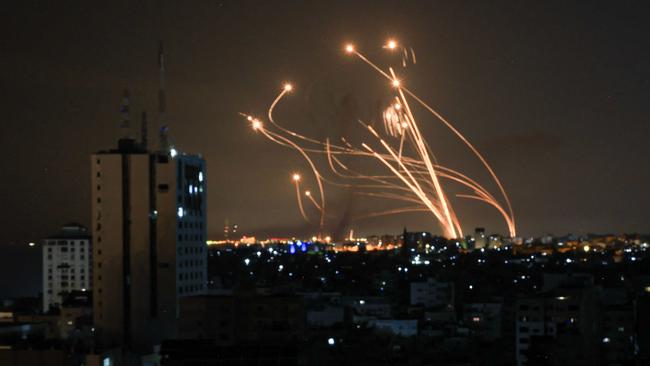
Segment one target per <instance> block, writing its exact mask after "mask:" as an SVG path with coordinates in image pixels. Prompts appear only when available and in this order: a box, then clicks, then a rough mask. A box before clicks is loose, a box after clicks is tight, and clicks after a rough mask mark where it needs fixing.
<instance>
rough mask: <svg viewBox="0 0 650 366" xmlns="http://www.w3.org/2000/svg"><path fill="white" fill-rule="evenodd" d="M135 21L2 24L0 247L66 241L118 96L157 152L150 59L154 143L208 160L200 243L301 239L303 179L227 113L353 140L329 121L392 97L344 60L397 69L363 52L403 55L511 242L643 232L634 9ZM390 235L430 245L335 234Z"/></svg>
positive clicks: (357, 6)
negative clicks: (162, 103) (492, 172)
mask: <svg viewBox="0 0 650 366" xmlns="http://www.w3.org/2000/svg"><path fill="white" fill-rule="evenodd" d="M142 3H143V4H145V5H143V4H141V3H140V2H137V3H133V2H127V1H124V2H116V1H111V2H106V3H104V4H102V5H101V6H99V5H97V3H93V4H90V3H87V2H78V3H77V4H74V3H73V2H66V3H65V4H66V5H65V6H64V5H60V4H58V3H50V2H42V3H36V2H21V4H19V5H16V4H13V5H11V6H12V7H13V8H11V7H10V8H6V7H4V9H3V10H2V12H3V13H2V19H1V22H0V24H1V25H0V27H1V32H2V37H1V38H2V39H1V41H0V87H1V88H2V102H1V103H2V123H0V156H2V157H3V158H4V159H3V163H2V164H3V167H2V172H3V173H2V179H1V180H0V188H1V190H2V192H3V194H2V195H1V196H0V207H2V210H0V212H1V214H0V215H1V217H0V219H1V221H2V222H3V223H4V225H3V230H2V231H0V245H2V246H6V245H10V244H11V243H14V245H24V244H25V243H26V242H28V241H39V240H40V239H42V238H43V237H45V236H47V235H50V234H52V233H54V232H56V230H58V227H59V226H60V225H61V224H64V223H66V222H70V221H76V222H80V223H83V224H88V222H89V211H90V202H89V185H90V177H89V164H90V163H89V162H90V157H89V156H90V154H91V153H93V152H94V151H97V150H101V149H107V148H111V147H113V146H115V144H116V140H117V138H118V137H119V133H120V132H119V122H120V114H119V105H120V97H121V94H122V91H123V90H124V89H128V90H129V91H130V93H131V106H132V107H131V108H132V119H133V120H134V121H135V122H137V121H138V120H139V115H140V113H141V111H142V110H147V111H148V112H149V115H150V121H151V122H152V125H151V126H150V130H151V131H152V132H151V134H152V135H154V136H155V130H156V129H157V128H158V125H157V123H158V122H157V118H156V115H155V111H156V98H157V88H158V70H157V49H158V40H159V39H162V40H163V41H164V44H165V57H166V65H167V95H168V111H169V117H168V121H169V126H170V129H171V136H172V137H173V139H174V141H175V143H176V145H177V147H178V148H179V149H180V150H182V151H184V152H189V153H201V154H202V155H203V156H204V157H205V159H206V160H207V164H208V182H209V183H208V196H209V206H208V217H209V226H208V234H209V235H208V236H209V237H210V238H215V239H220V238H221V237H222V230H223V224H224V221H225V220H226V219H229V220H230V223H231V224H232V223H237V224H239V227H240V230H241V232H242V233H244V234H249V235H250V234H253V235H259V236H266V235H289V234H307V235H311V234H312V233H314V232H315V231H316V228H315V227H313V226H309V225H306V224H304V222H303V221H302V219H301V217H300V214H299V212H298V210H297V208H296V203H295V195H294V190H293V186H292V185H291V182H290V175H291V173H292V172H293V171H294V170H300V171H303V172H305V173H306V172H307V167H306V165H305V163H304V161H302V160H301V159H300V157H299V155H298V154H297V153H295V152H293V151H288V150H286V149H284V148H282V147H280V146H277V145H274V144H272V143H271V142H269V141H267V140H265V139H264V138H263V137H262V136H261V135H259V134H255V133H254V132H253V131H252V130H251V129H250V127H249V126H248V125H247V124H246V123H245V122H244V121H243V120H242V118H241V117H240V116H239V115H238V112H250V113H255V114H258V115H260V116H263V115H264V113H265V111H266V108H267V107H268V105H269V104H270V102H271V101H272V100H273V98H274V97H275V95H276V94H277V92H278V91H279V90H280V88H281V87H282V84H283V82H285V81H288V80H289V81H292V82H293V84H294V85H295V87H296V90H295V93H293V95H292V96H290V97H288V98H287V99H286V100H285V101H284V102H283V104H282V105H281V106H280V107H278V111H277V116H278V118H280V119H281V120H283V121H284V123H285V124H286V125H287V126H290V127H292V128H294V129H296V130H299V131H301V132H303V133H306V134H310V135H314V136H317V137H319V138H325V137H327V136H330V137H332V138H338V137H339V136H341V135H346V134H348V133H350V134H353V133H354V132H351V129H352V128H353V127H354V128H355V129H356V128H358V126H353V127H351V126H349V123H348V122H346V121H344V120H343V119H341V118H339V116H341V115H342V114H345V110H346V108H348V109H349V105H350V104H352V105H354V106H356V107H355V108H356V109H354V110H355V111H358V112H359V114H360V115H361V116H360V117H363V116H366V115H370V113H369V112H368V111H372V110H373V108H375V106H376V104H377V102H378V101H382V100H384V101H385V100H388V99H386V98H388V97H390V95H391V94H390V88H389V87H387V85H386V83H385V80H381V79H380V78H379V77H378V76H377V75H376V74H375V73H373V72H372V71H371V70H370V69H369V68H368V67H366V66H364V65H362V64H361V62H360V61H359V60H355V59H351V58H350V57H348V56H346V55H345V54H344V53H343V52H342V47H343V45H344V44H345V43H346V42H348V41H352V42H354V43H355V44H356V45H357V47H358V48H359V49H360V50H361V51H362V52H364V53H365V54H366V55H368V56H369V57H371V58H373V59H374V60H376V61H377V62H378V63H380V64H381V65H382V66H387V65H389V64H395V65H398V64H399V60H398V59H395V58H391V57H390V56H389V55H387V54H386V52H384V51H382V50H381V45H382V44H383V43H384V42H385V40H386V39H387V38H388V37H395V38H396V39H398V40H399V41H400V42H401V43H402V44H405V45H407V46H412V47H413V48H414V49H415V51H416V54H417V61H418V62H417V64H416V65H413V66H412V67H409V68H407V69H406V70H405V71H403V72H402V71H400V72H402V73H403V75H404V78H403V80H404V82H405V83H406V85H407V86H408V87H409V88H411V89H412V90H414V91H415V92H416V93H417V94H418V95H420V96H421V97H423V98H424V99H425V100H427V101H428V102H430V103H431V104H432V105H434V106H435V107H436V108H437V109H438V110H439V111H440V112H441V113H442V114H443V115H444V116H446V117H448V118H449V119H450V120H451V121H452V122H453V123H454V124H455V125H456V127H457V128H459V129H460V130H461V131H463V132H464V133H465V134H466V136H467V137H468V138H469V139H470V140H471V141H473V142H474V143H475V145H476V146H477V147H478V148H479V149H480V150H481V151H482V152H483V153H484V155H485V156H486V158H487V159H488V160H489V161H490V162H491V163H492V165H493V167H494V168H495V169H496V171H497V173H498V174H499V176H500V177H501V179H502V181H503V183H504V185H505V187H506V189H507V190H508V192H509V193H510V195H511V200H512V203H513V207H514V210H515V213H516V216H517V219H518V229H519V233H520V234H522V235H525V236H526V235H541V234H545V233H553V234H565V233H568V232H574V233H579V234H582V233H588V232H600V233H603V232H646V233H647V232H650V221H649V220H648V207H650V195H649V194H648V193H647V190H648V186H649V183H650V172H649V167H650V164H649V163H650V153H649V152H648V136H649V134H648V122H649V116H650V103H648V101H649V100H650V84H649V79H650V71H649V70H650V68H649V67H648V66H649V65H650V52H649V51H648V50H650V36H649V35H650V22H648V21H647V20H648V18H647V15H648V9H647V4H646V3H644V2H636V3H631V2H629V3H628V2H622V3H621V2H610V3H609V5H605V3H603V4H600V5H599V4H596V2H591V1H583V2H567V1H557V2H555V1H544V2H539V1H538V2H532V1H530V2H524V1H512V2H491V1H490V2H459V1H453V2H452V1H446V2H438V1H418V2H406V1H369V2H357V1H354V2H352V1H346V2H334V1H321V2H310V1H304V2H303V1H295V2H289V1H284V2H279V1H253V2H249V1H223V2H216V1H205V2H192V5H189V4H187V3H185V2H180V1H179V2H163V3H162V4H161V3H159V2H153V1H149V2H142ZM400 70H402V69H401V68H400ZM422 116H423V121H422V124H423V125H426V126H429V127H425V129H426V130H427V132H428V133H429V134H428V136H429V143H430V144H431V146H432V148H433V149H434V150H435V151H436V154H437V157H438V159H439V160H440V161H441V162H443V163H445V164H448V165H449V166H453V167H457V168H459V169H462V170H463V171H466V172H467V173H469V174H470V175H473V176H476V177H478V178H479V179H486V178H487V176H485V175H484V173H483V172H482V171H481V169H480V166H479V165H477V164H476V161H475V160H472V159H471V158H470V157H467V156H464V155H463V154H467V153H466V151H465V150H463V149H462V148H461V147H460V145H458V143H457V142H455V141H454V140H453V136H452V135H451V134H449V133H448V132H447V131H445V130H444V129H443V128H440V126H439V123H438V122H436V121H434V120H432V119H429V120H426V119H425V118H424V115H422ZM425 121H426V122H425ZM134 125H136V126H137V123H134ZM154 136H152V139H154V140H155V138H154ZM483 181H484V182H487V180H483ZM306 183H309V179H307V182H306ZM312 184H313V181H312ZM489 187H490V188H491V189H492V190H493V191H494V187H493V186H489ZM331 198H332V203H331V206H332V207H333V208H334V209H335V211H333V212H332V213H334V214H339V213H342V212H353V213H363V212H368V211H371V210H374V209H378V208H381V207H385V206H383V203H382V202H376V201H373V202H366V201H365V199H359V198H351V196H350V194H348V193H347V192H333V193H332V194H331ZM457 210H458V213H459V215H460V217H461V220H462V221H463V223H464V228H465V230H466V231H471V230H472V229H473V227H474V226H485V227H487V229H488V230H487V231H488V232H501V233H506V230H505V226H504V225H503V223H502V221H501V219H500V217H499V216H498V215H497V214H496V212H495V211H493V210H491V209H489V208H486V207H483V206H482V205H481V204H480V203H471V204H469V203H459V204H457ZM312 214H314V215H315V213H314V212H312ZM341 225H343V226H346V225H345V222H343V223H341V220H338V221H337V223H335V224H332V225H330V230H334V227H339V226H341ZM405 225H406V226H408V227H409V229H411V228H412V229H419V230H429V231H432V232H439V227H438V225H437V224H436V223H435V222H434V221H433V219H432V216H431V215H430V214H426V213H420V214H409V215H401V216H393V217H385V218H377V219H372V220H365V221H361V222H357V223H355V224H353V225H352V226H351V227H352V228H354V229H355V232H357V233H360V234H370V233H377V234H382V233H398V232H400V231H401V229H402V228H403V227H404V226H405ZM349 228H350V226H346V227H345V230H349ZM339 229H340V228H339Z"/></svg>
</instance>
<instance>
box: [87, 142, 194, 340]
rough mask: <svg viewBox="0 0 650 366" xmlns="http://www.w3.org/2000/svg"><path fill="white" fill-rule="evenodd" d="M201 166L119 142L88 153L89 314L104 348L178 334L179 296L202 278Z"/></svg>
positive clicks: (189, 157)
mask: <svg viewBox="0 0 650 366" xmlns="http://www.w3.org/2000/svg"><path fill="white" fill-rule="evenodd" d="M205 174H206V173H205V162H204V160H203V159H202V158H201V157H200V156H195V155H185V154H177V153H176V152H175V150H173V149H170V150H168V151H164V152H150V151H148V150H147V149H146V148H145V147H144V144H143V143H140V144H139V143H137V142H136V141H134V140H133V139H129V138H123V139H121V140H120V141H119V143H118V148H117V149H114V150H109V151H101V152H98V153H96V154H94V155H92V159H91V181H92V230H93V236H94V237H95V238H96V239H95V240H96V245H95V253H94V254H95V255H94V283H95V284H96V285H95V287H94V289H93V309H94V313H93V317H94V323H95V326H96V328H97V332H98V336H99V340H100V344H101V345H102V346H103V347H113V346H118V345H124V346H127V347H130V348H131V349H133V350H136V351H144V352H146V351H150V350H151V346H152V345H155V344H159V343H160V341H161V340H162V339H168V338H173V337H174V336H175V334H176V326H177V319H178V301H179V297H182V296H189V295H197V294H202V293H203V292H204V291H205V288H206V281H207V248H206V244H205V242H206V193H207V192H206V180H205Z"/></svg>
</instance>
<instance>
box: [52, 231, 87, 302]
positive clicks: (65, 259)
mask: <svg viewBox="0 0 650 366" xmlns="http://www.w3.org/2000/svg"><path fill="white" fill-rule="evenodd" d="M92 253H93V251H92V246H91V239H90V235H89V233H88V230H87V229H86V228H85V227H83V226H82V225H79V224H67V225H64V226H63V227H61V230H60V231H59V232H58V233H57V234H55V235H52V236H50V237H48V238H46V239H45V240H43V312H48V311H49V310H50V308H58V307H60V306H61V304H62V301H63V300H62V299H63V297H64V295H65V294H66V293H69V292H71V291H75V290H80V291H86V290H90V289H91V288H92Z"/></svg>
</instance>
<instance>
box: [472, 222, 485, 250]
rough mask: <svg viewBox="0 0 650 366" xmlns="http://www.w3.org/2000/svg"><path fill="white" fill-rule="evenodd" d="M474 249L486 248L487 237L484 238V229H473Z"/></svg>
mask: <svg viewBox="0 0 650 366" xmlns="http://www.w3.org/2000/svg"><path fill="white" fill-rule="evenodd" d="M474 240H475V241H474V249H481V248H485V247H486V246H487V237H486V236H485V228H482V227H477V228H476V229H474Z"/></svg>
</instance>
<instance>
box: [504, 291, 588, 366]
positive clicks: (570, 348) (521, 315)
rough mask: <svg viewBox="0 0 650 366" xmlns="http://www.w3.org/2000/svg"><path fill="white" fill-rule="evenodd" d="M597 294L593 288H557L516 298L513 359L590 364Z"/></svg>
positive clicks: (519, 362)
mask: <svg viewBox="0 0 650 366" xmlns="http://www.w3.org/2000/svg"><path fill="white" fill-rule="evenodd" d="M598 307H599V306H598V296H597V290H596V289H595V288H594V287H586V288H559V289H556V290H554V291H551V292H547V293H542V294H539V295H534V296H531V297H527V298H521V299H519V300H518V301H517V309H516V312H517V319H516V322H515V327H516V328H515V332H516V341H515V342H516V352H517V353H516V359H517V365H526V364H527V363H528V361H529V359H531V358H532V359H535V360H537V359H550V360H551V364H555V365H559V364H565V365H593V364H595V363H596V360H597V359H598V357H599V355H598V352H597V350H598V348H597V345H598V342H599V340H598V339H597V338H598V333H597V331H598V324H597V320H598Z"/></svg>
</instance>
